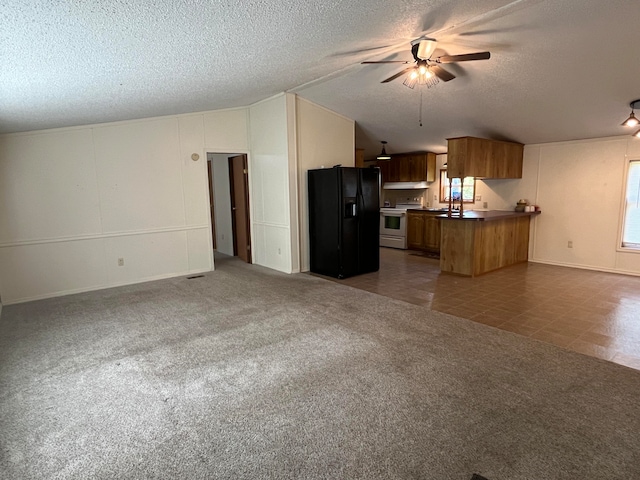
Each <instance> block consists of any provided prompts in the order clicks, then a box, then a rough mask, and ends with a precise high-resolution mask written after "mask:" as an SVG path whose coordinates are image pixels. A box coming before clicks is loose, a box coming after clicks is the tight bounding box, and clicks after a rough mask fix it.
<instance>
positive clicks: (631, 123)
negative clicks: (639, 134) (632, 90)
mask: <svg viewBox="0 0 640 480" xmlns="http://www.w3.org/2000/svg"><path fill="white" fill-rule="evenodd" d="M636 103H640V100H634V101H633V102H631V103H630V104H629V106H630V107H631V114H630V115H629V118H627V119H626V120H625V121H624V122H622V123H621V125H622V126H623V127H636V126H638V125H640V120H638V119H637V118H636V115H635V113H634V110H635V108H636ZM634 136H635V134H634Z"/></svg>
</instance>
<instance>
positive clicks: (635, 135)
mask: <svg viewBox="0 0 640 480" xmlns="http://www.w3.org/2000/svg"><path fill="white" fill-rule="evenodd" d="M631 136H632V137H636V138H640V130H638V131H637V132H636V133H634V134H633V135H631Z"/></svg>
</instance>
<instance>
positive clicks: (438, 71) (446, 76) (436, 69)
mask: <svg viewBox="0 0 640 480" xmlns="http://www.w3.org/2000/svg"><path fill="white" fill-rule="evenodd" d="M429 69H430V70H431V71H432V72H433V73H434V74H435V76H436V77H438V78H439V79H440V80H442V81H443V82H448V81H449V80H453V79H454V78H456V76H455V75H454V74H452V73H449V72H447V71H446V70H445V69H444V68H442V67H440V66H438V65H431V66H429Z"/></svg>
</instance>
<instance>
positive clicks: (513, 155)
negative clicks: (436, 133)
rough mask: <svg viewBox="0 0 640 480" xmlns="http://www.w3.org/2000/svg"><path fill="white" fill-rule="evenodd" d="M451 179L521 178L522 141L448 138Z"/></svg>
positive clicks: (448, 167) (448, 168)
mask: <svg viewBox="0 0 640 480" xmlns="http://www.w3.org/2000/svg"><path fill="white" fill-rule="evenodd" d="M447 145H448V147H447V176H448V177H450V178H464V177H476V178H522V158H523V152H524V145H522V144H521V143H513V142H502V141H499V140H488V139H486V138H476V137H459V138H448V139H447Z"/></svg>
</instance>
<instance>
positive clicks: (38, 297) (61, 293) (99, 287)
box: [0, 270, 213, 313]
mask: <svg viewBox="0 0 640 480" xmlns="http://www.w3.org/2000/svg"><path fill="white" fill-rule="evenodd" d="M211 271H213V270H193V271H190V272H180V273H169V274H165V275H156V276H153V277H146V278H140V279H136V280H132V281H129V282H118V283H113V284H109V285H95V286H92V287H86V288H76V289H72V290H63V291H59V292H53V293H47V294H44V295H35V296H33V297H23V298H18V299H16V300H12V301H10V302H7V305H15V304H17V303H27V302H33V301H36V300H45V299H47V298H56V297H64V296H66V295H75V294H76V293H85V292H95V291H97V290H105V289H107V288H115V287H124V286H127V285H136V284H138V283H146V282H153V281H155V280H165V279H167V278H176V277H186V276H191V275H198V274H201V273H208V272H211ZM1 309H2V304H0V313H1Z"/></svg>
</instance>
